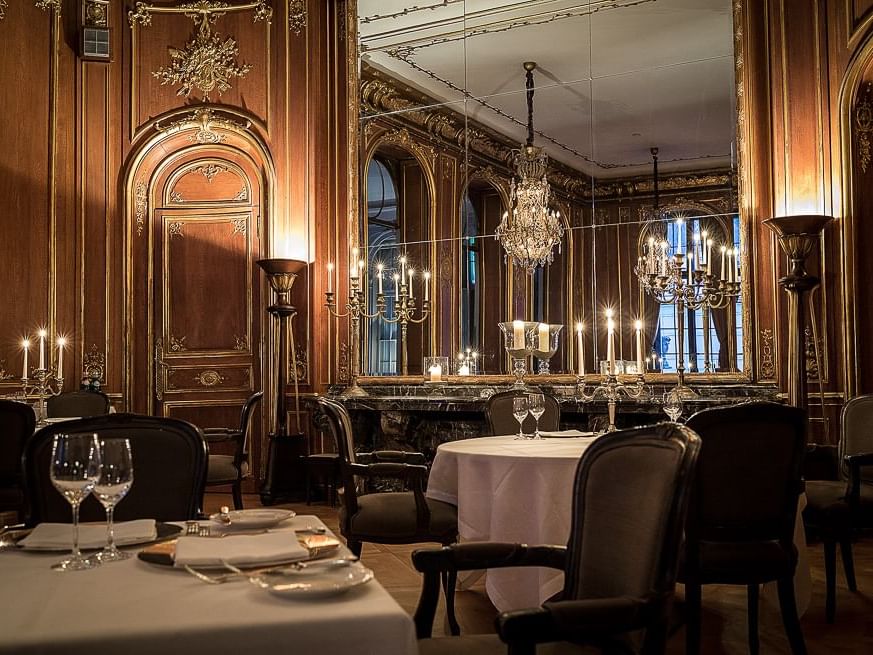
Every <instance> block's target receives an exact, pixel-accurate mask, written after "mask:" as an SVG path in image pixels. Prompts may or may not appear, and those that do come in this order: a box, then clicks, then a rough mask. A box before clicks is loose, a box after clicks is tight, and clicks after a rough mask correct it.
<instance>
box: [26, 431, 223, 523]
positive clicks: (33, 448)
mask: <svg viewBox="0 0 873 655" xmlns="http://www.w3.org/2000/svg"><path fill="white" fill-rule="evenodd" d="M78 433H94V434H96V435H98V436H99V437H126V438H128V439H130V448H131V454H132V456H133V470H134V479H133V486H131V488H130V491H129V492H128V494H127V496H125V498H124V500H122V501H121V502H120V503H119V504H118V507H117V508H116V510H115V518H116V519H118V520H119V521H128V520H131V519H139V518H153V519H156V520H158V521H181V520H187V519H196V518H198V517H199V516H200V514H201V508H202V506H203V486H204V482H205V481H206V442H205V440H204V439H203V433H202V432H201V431H200V428H198V427H196V426H194V425H191V424H190V423H187V422H185V421H180V420H178V419H173V418H161V417H157V416H139V415H137V414H109V415H107V416H94V417H91V418H82V419H79V420H74V421H65V422H63V423H55V424H51V425H48V426H46V427H44V428H43V429H42V430H40V431H39V432H37V433H36V434H34V435H33V436H32V437H31V438H30V439H29V440H28V441H27V443H26V444H25V446H24V457H23V460H22V463H23V466H24V477H25V480H24V481H25V488H26V489H27V496H28V502H29V507H28V509H29V512H28V517H27V521H26V522H27V523H28V525H36V524H37V523H40V522H42V521H55V522H60V523H65V522H69V521H71V519H72V515H71V511H70V505H69V503H68V502H67V501H66V500H64V498H63V497H62V496H61V494H60V493H58V491H57V490H56V489H55V488H54V486H53V485H52V482H51V479H50V478H49V464H50V462H51V454H52V440H53V438H54V436H55V435H56V434H78ZM80 518H81V519H82V520H83V521H104V520H105V519H106V512H105V510H104V509H103V507H102V506H101V505H100V504H99V503H98V502H97V501H96V500H95V499H94V497H93V496H89V497H88V498H87V499H86V500H85V501H84V502H83V503H82V505H81V509H80Z"/></svg>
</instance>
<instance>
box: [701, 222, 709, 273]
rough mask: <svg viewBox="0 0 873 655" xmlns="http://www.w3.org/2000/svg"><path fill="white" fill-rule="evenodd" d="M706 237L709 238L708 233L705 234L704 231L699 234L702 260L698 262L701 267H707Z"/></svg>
mask: <svg viewBox="0 0 873 655" xmlns="http://www.w3.org/2000/svg"><path fill="white" fill-rule="evenodd" d="M707 237H709V232H707V231H706V230H704V231H703V232H701V233H700V255H701V257H702V259H701V260H700V265H701V266H708V265H709V253H708V252H707V251H706V244H707V241H709V239H708V238H707Z"/></svg>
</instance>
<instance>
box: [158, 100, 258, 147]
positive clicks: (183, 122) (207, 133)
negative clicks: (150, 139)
mask: <svg viewBox="0 0 873 655" xmlns="http://www.w3.org/2000/svg"><path fill="white" fill-rule="evenodd" d="M251 125H252V122H251V121H249V120H246V121H245V122H244V123H240V122H238V121H234V120H231V119H230V118H226V117H222V116H219V115H217V114H216V112H215V110H214V109H213V108H211V107H207V106H203V107H198V108H197V109H195V110H194V111H193V112H191V113H190V114H189V115H188V116H186V117H185V118H182V119H180V120H177V121H173V122H172V123H170V124H168V125H162V124H161V123H160V122H158V123H155V130H157V131H158V132H161V133H165V134H167V135H170V134H174V133H176V132H181V131H182V130H186V129H193V128H197V131H196V132H194V133H193V134H189V135H188V140H189V141H190V142H191V143H199V144H214V143H224V142H225V141H226V140H227V137H226V136H225V135H224V134H220V133H218V132H216V131H215V128H223V129H226V130H230V131H233V132H241V131H245V130H248V129H249V128H250V127H251Z"/></svg>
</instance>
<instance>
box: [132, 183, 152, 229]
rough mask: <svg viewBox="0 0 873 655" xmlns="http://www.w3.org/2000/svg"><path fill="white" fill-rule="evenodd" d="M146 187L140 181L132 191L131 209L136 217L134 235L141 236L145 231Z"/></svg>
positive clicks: (146, 210)
mask: <svg viewBox="0 0 873 655" xmlns="http://www.w3.org/2000/svg"><path fill="white" fill-rule="evenodd" d="M148 197H149V196H148V187H146V184H145V182H143V181H142V180H140V181H139V182H137V183H136V186H135V187H134V189H133V209H134V215H135V216H136V235H137V236H142V231H143V229H145V219H146V213H147V212H148V202H149V201H148Z"/></svg>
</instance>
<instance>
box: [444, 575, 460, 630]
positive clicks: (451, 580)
mask: <svg viewBox="0 0 873 655" xmlns="http://www.w3.org/2000/svg"><path fill="white" fill-rule="evenodd" d="M441 575H442V582H443V591H444V592H445V596H446V619H447V620H448V622H449V632H451V634H452V635H454V636H456V637H457V636H458V635H459V634H461V626H459V625H458V619H457V618H456V617H455V587H457V585H458V572H457V571H444V572H443V573H442V574H441Z"/></svg>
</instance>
